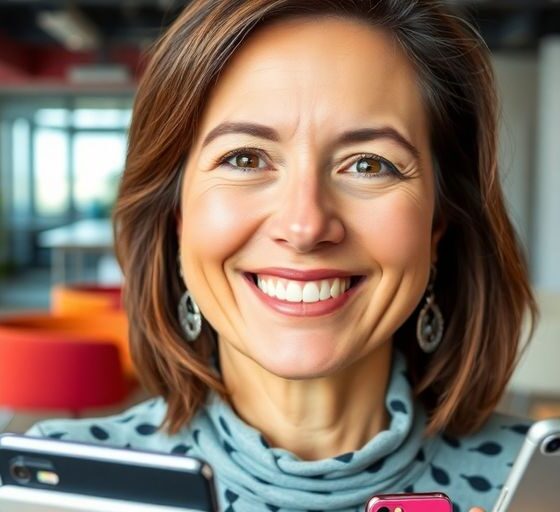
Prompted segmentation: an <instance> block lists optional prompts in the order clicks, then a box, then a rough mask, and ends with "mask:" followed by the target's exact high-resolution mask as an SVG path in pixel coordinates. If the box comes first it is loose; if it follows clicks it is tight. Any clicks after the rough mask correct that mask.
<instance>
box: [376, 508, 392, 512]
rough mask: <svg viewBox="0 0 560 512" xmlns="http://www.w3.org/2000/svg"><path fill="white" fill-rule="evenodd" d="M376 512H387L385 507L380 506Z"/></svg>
mask: <svg viewBox="0 0 560 512" xmlns="http://www.w3.org/2000/svg"><path fill="white" fill-rule="evenodd" d="M377 512H389V509H388V508H387V507H381V508H380V509H379V510H378V511H377Z"/></svg>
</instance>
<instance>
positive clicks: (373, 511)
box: [366, 493, 453, 512]
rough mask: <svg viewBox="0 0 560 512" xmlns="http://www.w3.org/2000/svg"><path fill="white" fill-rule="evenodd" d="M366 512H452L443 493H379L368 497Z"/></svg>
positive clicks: (448, 501) (449, 503) (449, 502)
mask: <svg viewBox="0 0 560 512" xmlns="http://www.w3.org/2000/svg"><path fill="white" fill-rule="evenodd" d="M366 512H453V506H452V505H451V500H450V499H449V497H447V496H446V495H445V494H443V493H429V494H422V493H414V494H380V495H378V496H373V497H371V498H370V499H369V501H368V503H367V505H366Z"/></svg>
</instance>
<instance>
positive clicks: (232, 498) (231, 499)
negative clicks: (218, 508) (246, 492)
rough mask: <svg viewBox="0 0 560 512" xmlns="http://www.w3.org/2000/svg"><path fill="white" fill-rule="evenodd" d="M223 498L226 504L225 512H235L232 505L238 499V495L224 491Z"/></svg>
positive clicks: (227, 490)
mask: <svg viewBox="0 0 560 512" xmlns="http://www.w3.org/2000/svg"><path fill="white" fill-rule="evenodd" d="M225 498H226V503H227V508H226V510H225V512H235V509H234V508H233V504H234V503H235V502H236V501H237V500H238V499H239V495H238V494H236V493H235V492H233V491H231V490H229V489H226V492H225Z"/></svg>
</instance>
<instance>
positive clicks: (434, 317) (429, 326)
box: [416, 264, 444, 354]
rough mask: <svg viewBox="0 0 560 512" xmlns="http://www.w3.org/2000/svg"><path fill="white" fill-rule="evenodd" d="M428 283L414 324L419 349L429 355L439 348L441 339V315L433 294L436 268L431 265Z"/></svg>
mask: <svg viewBox="0 0 560 512" xmlns="http://www.w3.org/2000/svg"><path fill="white" fill-rule="evenodd" d="M430 270H431V272H430V282H429V284H428V287H427V289H426V291H427V293H428V296H427V297H426V304H425V305H424V307H423V308H422V310H421V311H420V314H419V315H418V321H417V323H416V338H417V340H418V345H420V348H421V349H422V350H423V351H424V352H426V353H427V354H430V353H431V352H434V350H436V349H437V348H438V347H439V344H440V343H441V340H442V338H443V323H444V322H443V315H442V314H441V310H440V309H439V306H438V305H437V304H436V297H435V293H434V283H435V280H436V270H437V269H436V266H435V265H434V264H432V265H431V268H430Z"/></svg>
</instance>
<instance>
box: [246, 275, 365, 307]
mask: <svg viewBox="0 0 560 512" xmlns="http://www.w3.org/2000/svg"><path fill="white" fill-rule="evenodd" d="M245 279H246V280H247V282H248V283H249V286H250V287H251V288H252V289H253V291H254V292H255V294H256V295H257V297H258V298H259V299H260V300H261V301H262V302H264V304H266V305H267V306H268V307H270V308H271V309H273V310H274V311H277V312H278V313H282V314H283V315H290V316H306V317H307V316H322V315H328V314H329V313H333V312H334V311H337V310H339V309H340V308H342V306H344V304H346V302H347V301H348V300H349V299H350V297H352V295H354V294H355V293H356V290H357V289H358V288H359V287H360V286H361V284H362V282H363V281H364V278H362V279H361V280H360V281H359V282H358V283H356V284H355V285H354V286H352V288H349V289H348V290H346V291H345V292H344V293H343V294H342V295H339V296H338V297H331V298H330V299H327V300H321V301H319V302H287V301H285V300H280V299H277V298H276V297H271V296H270V295H267V294H266V293H264V292H263V291H262V290H261V289H260V288H259V287H258V286H257V285H256V284H255V282H254V281H253V278H252V276H251V275H249V274H245Z"/></svg>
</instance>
